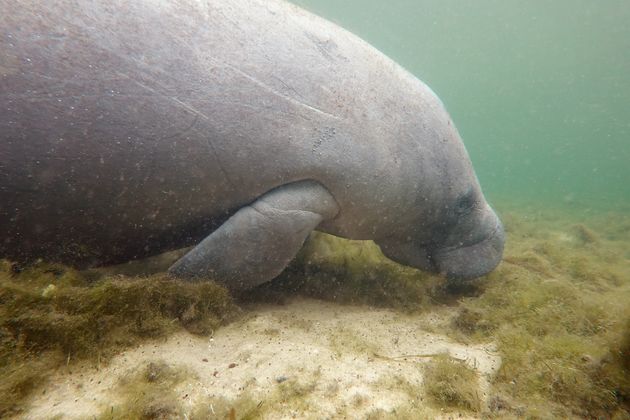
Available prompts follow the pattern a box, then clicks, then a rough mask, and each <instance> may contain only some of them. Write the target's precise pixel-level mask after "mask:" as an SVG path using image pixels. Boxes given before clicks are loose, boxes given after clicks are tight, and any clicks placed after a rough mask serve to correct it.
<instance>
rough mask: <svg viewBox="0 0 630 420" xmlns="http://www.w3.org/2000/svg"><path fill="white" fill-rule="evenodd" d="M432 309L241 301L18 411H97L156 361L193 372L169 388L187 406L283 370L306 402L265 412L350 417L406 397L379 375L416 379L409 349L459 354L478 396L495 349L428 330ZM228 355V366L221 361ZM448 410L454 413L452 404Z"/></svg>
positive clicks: (62, 381)
mask: <svg viewBox="0 0 630 420" xmlns="http://www.w3.org/2000/svg"><path fill="white" fill-rule="evenodd" d="M441 311H442V312H441V313H432V314H423V315H405V314H401V313H398V312H395V311H392V310H387V309H374V308H368V307H352V306H341V305H336V304H333V303H327V302H321V301H315V300H296V301H294V302H292V303H290V304H288V305H284V306H255V307H250V308H247V309H246V310H245V314H244V316H243V319H241V320H239V321H238V322H235V323H233V324H231V325H228V326H226V327H224V328H222V329H220V330H218V331H217V332H216V334H214V336H213V337H212V338H208V337H204V338H201V337H197V336H194V335H191V334H188V333H185V332H180V333H177V334H174V335H172V336H170V337H169V338H168V339H166V340H161V341H159V342H151V343H145V344H143V345H141V346H139V347H137V348H134V349H130V350H127V351H125V352H123V353H121V354H120V355H118V356H116V357H115V358H114V359H113V360H111V361H110V362H109V363H108V365H107V366H104V367H101V368H100V369H98V370H97V369H96V368H95V367H94V366H84V367H74V368H72V371H71V372H70V371H67V370H66V369H63V370H64V372H59V373H57V374H56V375H55V376H54V377H53V378H52V379H51V381H50V382H49V385H48V386H47V388H46V389H45V393H41V394H39V395H37V396H36V398H35V399H34V401H33V402H32V405H31V407H30V410H29V411H28V412H27V413H26V415H25V417H26V418H30V419H41V418H47V417H52V416H55V415H62V418H85V417H90V416H93V415H98V414H99V413H101V412H102V411H103V410H104V409H107V408H109V407H111V406H116V405H117V404H119V403H120V402H121V401H122V396H121V395H119V393H117V392H116V388H117V385H118V383H119V380H120V378H121V377H123V376H124V375H125V374H127V373H129V372H132V371H137V370H140V369H142V368H144V366H146V364H147V363H148V362H151V361H158V360H163V361H165V362H166V363H168V364H169V365H173V366H183V367H186V368H188V369H189V370H190V371H191V372H194V375H192V376H191V379H190V380H186V381H184V382H182V383H181V384H180V385H179V386H178V388H177V389H176V392H177V394H178V395H180V396H181V400H180V401H182V402H183V404H184V407H185V409H190V410H192V408H193V407H195V406H196V405H197V404H201V403H204V401H208V397H225V398H228V399H235V398H238V397H239V396H241V395H244V394H247V395H250V396H252V397H253V398H254V399H255V400H260V401H261V402H262V403H263V404H264V402H265V399H266V398H267V399H269V398H270V396H271V395H272V394H273V392H274V391H276V390H277V388H278V379H280V378H282V377H284V378H288V379H289V380H296V381H297V382H298V383H304V384H310V385H312V392H311V393H310V394H308V396H307V397H305V398H306V400H307V404H306V406H307V408H304V404H302V407H301V408H296V407H291V406H290V404H288V405H287V404H285V405H277V406H273V409H271V410H267V412H270V413H272V414H269V418H303V417H305V416H307V415H314V416H315V417H318V418H335V417H338V416H340V415H341V413H343V414H344V415H346V416H350V417H348V418H356V417H365V415H366V414H368V413H370V412H373V411H374V410H375V409H379V408H380V409H382V410H385V411H386V412H392V410H395V409H396V408H397V407H399V406H403V405H405V404H408V403H409V400H410V398H411V397H410V396H409V394H408V393H406V392H405V390H404V389H403V386H402V385H401V386H398V387H397V386H388V385H386V384H392V383H395V381H392V378H394V377H398V378H400V379H403V380H405V381H407V382H408V383H410V384H414V385H421V384H422V368H421V367H422V365H423V364H424V363H427V362H430V360H431V357H417V356H419V355H425V356H426V355H434V354H438V353H448V354H450V355H451V356H453V357H456V358H459V359H462V360H466V362H467V364H468V365H469V366H470V367H472V368H474V369H477V370H478V371H479V373H480V390H479V396H480V397H481V398H482V399H483V398H486V395H485V390H486V389H487V381H488V380H489V379H490V378H491V377H492V375H494V373H495V372H496V370H497V369H498V368H499V365H500V363H501V360H500V358H499V356H498V355H497V354H496V353H494V352H493V346H492V345H485V346H483V345H469V346H467V345H462V344H458V343H455V342H453V341H452V340H450V339H448V338H446V337H445V336H442V335H439V334H436V333H431V332H428V331H427V326H428V327H429V329H431V330H435V329H436V328H439V325H440V324H441V323H442V322H443V320H444V319H445V318H447V317H449V316H451V315H452V314H451V313H450V309H448V308H443V309H442V310H441ZM405 355H407V357H401V356H405ZM204 359H205V360H207V361H204ZM231 364H236V366H234V367H232V368H230V367H229V366H230V365H231ZM71 367H72V366H71ZM195 376H196V377H195ZM418 398H422V396H421V395H420V396H418ZM269 404H271V402H270V403H269ZM419 404H421V405H422V404H424V402H419ZM267 408H269V407H267ZM304 410H306V411H304ZM437 413H438V414H439V412H437ZM237 414H238V413H237ZM449 415H450V416H453V415H454V416H455V417H458V416H459V414H458V413H457V412H455V413H453V412H451V413H449Z"/></svg>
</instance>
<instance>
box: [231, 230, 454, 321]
mask: <svg viewBox="0 0 630 420" xmlns="http://www.w3.org/2000/svg"><path fill="white" fill-rule="evenodd" d="M448 287H449V286H448V285H447V283H446V282H445V281H444V279H441V278H439V277H437V276H433V275H430V274H427V273H424V272H422V271H419V270H415V269H412V268H409V267H405V266H402V265H399V264H396V263H394V262H392V261H391V260H389V259H387V258H386V257H385V256H384V255H383V254H382V252H381V250H380V248H379V247H378V246H377V245H376V244H374V243H373V242H371V241H351V240H346V239H342V238H338V237H335V236H332V235H327V234H324V233H320V232H313V233H311V235H310V238H309V239H308V240H307V241H306V243H305V244H304V247H303V248H302V250H301V251H300V252H299V253H298V255H297V257H296V258H295V260H294V261H293V262H292V263H291V264H290V265H289V267H288V268H287V269H286V270H285V271H284V272H283V273H282V274H281V275H280V276H279V277H278V278H276V279H275V280H273V281H272V282H270V283H268V284H265V285H262V286H261V287H259V288H257V289H255V290H253V291H251V292H249V293H245V294H244V295H242V296H241V299H244V300H250V299H251V300H255V301H261V300H262V301H270V300H275V301H279V302H283V301H284V300H285V299H287V298H290V297H292V296H295V295H300V296H304V297H310V298H315V299H322V300H327V301H333V302H337V303H342V304H352V305H359V304H363V305H370V306H375V307H389V308H396V309H401V310H404V311H413V312H417V311H422V310H426V309H428V308H430V307H432V306H434V305H435V304H440V303H441V302H443V301H444V300H448V299H450V298H451V294H450V293H449V291H448V290H447V289H448Z"/></svg>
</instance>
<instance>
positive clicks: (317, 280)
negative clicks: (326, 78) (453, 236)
mask: <svg viewBox="0 0 630 420" xmlns="http://www.w3.org/2000/svg"><path fill="white" fill-rule="evenodd" d="M293 3H295V4H297V5H299V6H301V7H304V8H305V9H307V10H310V11H311V12H313V13H316V14H318V15H320V16H323V17H325V18H327V19H329V20H331V21H333V22H335V23H337V24H338V25H340V26H342V27H343V28H345V29H348V30H350V31H351V32H353V33H355V34H357V35H358V36H360V37H361V38H363V39H365V40H366V41H368V42H369V43H370V44H372V45H373V46H375V47H376V48H378V49H379V50H380V51H382V52H383V53H385V54H386V55H388V56H389V57H390V58H392V59H393V60H394V61H396V62H397V63H399V64H400V65H402V66H403V67H405V68H406V69H407V70H409V71H410V72H411V73H413V74H414V75H415V76H417V77H418V78H420V79H421V80H423V81H424V82H426V83H427V84H428V85H429V86H430V87H431V88H432V89H433V90H434V91H435V92H436V93H437V94H438V96H439V97H440V98H441V99H442V101H443V102H444V104H445V105H446V107H447V109H448V110H449V112H450V113H451V115H452V117H453V121H454V122H455V124H456V125H457V127H458V129H459V131H460V134H461V135H462V137H463V139H464V143H465V145H466V148H467V149H468V151H469V153H470V155H471V158H472V161H473V164H474V167H475V170H476V173H477V175H478V177H479V179H480V182H481V185H482V188H483V189H484V193H485V195H486V197H487V199H488V201H489V202H490V203H491V204H492V205H493V206H495V207H496V208H497V210H498V213H499V214H500V216H501V218H502V220H503V222H504V224H505V227H506V233H507V243H506V250H505V255H504V259H503V261H502V263H501V264H500V265H499V267H498V268H497V269H496V270H495V271H494V272H492V273H491V274H489V275H487V276H484V277H483V278H481V279H480V280H478V281H475V282H471V283H467V284H464V285H463V286H462V285H459V286H457V285H452V284H448V283H446V282H445V280H444V279H442V278H439V277H437V276H432V275H430V274H427V273H423V272H421V271H418V270H414V269H411V268H407V267H403V266H399V265H397V264H395V263H393V262H391V261H389V260H387V259H386V258H385V257H384V256H383V255H382V254H381V252H380V250H379V249H378V248H377V247H376V245H374V244H373V243H371V242H362V241H346V240H343V239H339V238H335V237H332V236H329V235H324V234H319V233H315V234H313V235H312V236H311V238H310V239H309V240H308V241H307V243H306V244H305V247H304V249H303V250H302V251H301V252H300V254H299V255H298V257H297V258H296V260H295V261H294V262H293V263H292V264H291V266H290V267H289V268H288V269H287V270H286V271H285V272H284V273H283V274H282V275H281V276H280V277H279V278H278V279H276V280H274V281H273V282H271V283H270V284H267V285H264V286H263V287H261V288H259V289H258V290H255V291H253V292H251V293H250V294H249V295H248V294H245V295H244V296H231V295H230V294H229V293H228V291H227V290H225V289H224V288H222V287H221V286H219V285H217V284H215V283H213V282H207V283H184V282H180V281H173V280H172V279H171V278H169V277H167V276H166V274H165V270H166V268H167V267H168V266H169V265H170V264H171V263H172V262H173V261H175V260H176V259H177V258H178V257H179V256H180V255H181V252H173V253H167V254H164V255H162V256H158V257H156V258H154V259H150V260H146V261H140V262H131V263H130V264H124V265H121V266H116V267H105V268H99V269H95V270H86V271H77V270H75V269H72V268H70V267H65V266H61V265H59V264H54V263H53V264H51V263H50V262H47V261H40V262H38V263H36V264H34V265H33V266H31V267H26V268H23V267H16V265H15V264H14V263H13V262H11V261H7V260H0V377H2V381H0V418H5V417H6V418H16V419H22V418H33V419H39V418H55V419H60V418H98V419H128V418H134V419H140V418H142V419H144V418H153V419H155V418H190V419H207V418H216V419H226V418H227V419H243V418H248V419H252V418H253V419H257V418H264V419H277V418H322V417H326V418H365V419H418V418H430V419H433V418H438V419H440V418H442V419H448V418H471V419H472V418H510V419H512V418H531V419H555V418H602V419H608V418H613V419H617V420H619V419H630V118H629V116H630V115H629V114H630V112H629V111H630V25H629V24H628V22H630V2H628V1H627V0H606V1H601V2H595V1H587V0H554V1H543V0H531V1H516V0H477V1H474V2H472V1H468V2H466V1H461V0H432V1H427V0H393V1H389V2H383V1H376V0H343V1H339V0H293ZM1 257H2V256H0V258H1Z"/></svg>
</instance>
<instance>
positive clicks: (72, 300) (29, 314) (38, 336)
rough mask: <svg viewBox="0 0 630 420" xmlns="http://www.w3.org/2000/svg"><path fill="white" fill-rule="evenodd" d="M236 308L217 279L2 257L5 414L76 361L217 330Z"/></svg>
mask: <svg viewBox="0 0 630 420" xmlns="http://www.w3.org/2000/svg"><path fill="white" fill-rule="evenodd" d="M90 280H92V281H90ZM235 308H236V307H235V305H234V304H233V302H232V300H231V298H230V296H229V294H228V292H227V291H226V290H225V289H224V288H222V287H220V286H218V285H216V284H215V283H213V282H200V283H184V282H180V281H175V280H173V279H171V278H168V277H166V276H165V275H154V276H150V277H143V278H132V277H124V276H113V277H112V276H105V277H103V278H99V279H89V278H88V277H87V276H86V275H85V274H82V273H79V272H77V271H75V270H72V269H69V268H67V267H64V266H60V265H54V264H43V263H40V264H36V265H33V266H31V267H27V268H26V269H23V270H18V269H17V268H16V267H14V266H13V265H12V264H10V263H9V262H7V261H2V262H1V264H0V376H2V378H3V380H2V381H1V382H0V417H2V416H4V415H9V414H16V413H19V412H20V410H21V409H22V407H23V403H24V401H25V400H26V399H27V397H28V396H29V395H30V394H31V393H32V392H33V391H34V390H35V389H37V387H38V386H39V385H41V384H42V383H44V382H45V380H46V378H47V376H48V375H49V374H50V373H51V372H52V371H53V370H54V369H56V368H59V367H61V366H64V365H70V364H71V363H73V362H74V361H77V360H93V361H94V362H95V363H97V364H98V363H101V362H105V361H106V360H107V359H108V358H109V357H111V356H112V355H114V354H116V353H118V352H120V351H121V350H123V349H124V348H126V347H129V346H131V345H134V344H136V343H138V342H139V341H141V340H144V339H147V338H155V337H161V336H164V335H166V334H167V333H169V332H171V331H173V330H174V329H177V328H185V329H187V330H188V331H190V332H192V333H194V334H208V333H211V332H212V331H213V330H214V329H215V328H217V327H218V326H219V325H220V324H221V323H222V322H223V321H224V320H226V318H227V317H229V316H231V315H232V314H234V313H235Z"/></svg>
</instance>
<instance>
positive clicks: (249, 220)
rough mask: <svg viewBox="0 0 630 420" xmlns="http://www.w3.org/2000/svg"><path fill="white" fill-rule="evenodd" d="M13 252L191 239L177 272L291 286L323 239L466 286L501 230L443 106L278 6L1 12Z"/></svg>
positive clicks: (154, 1) (255, 1)
mask: <svg viewBox="0 0 630 420" xmlns="http://www.w3.org/2000/svg"><path fill="white" fill-rule="evenodd" d="M0 28H1V31H2V33H1V37H0V51H1V53H0V54H1V55H0V57H1V59H2V61H1V63H0V111H1V112H0V137H1V139H0V256H2V257H4V258H9V259H12V260H14V261H18V262H26V261H32V260H33V259H37V258H41V259H45V260H49V261H58V262H62V263H65V264H71V265H74V266H77V267H88V266H98V265H105V264H114V263H121V262H124V261H129V260H132V259H138V258H143V257H147V256H151V255H155V254H158V253H161V252H164V251H167V250H173V249H178V248H182V247H188V246H194V247H193V248H192V250H190V252H188V253H187V254H185V255H184V256H183V257H182V258H181V259H180V260H179V261H177V262H176V263H175V264H174V265H173V266H172V267H171V268H170V270H169V271H170V272H171V273H172V274H173V275H174V276H179V277H183V278H191V279H192V278H212V279H215V280H216V281H218V282H220V283H222V284H224V285H226V286H227V287H228V288H230V289H232V290H243V289H249V288H252V287H255V286H257V285H259V284H262V283H264V282H267V281H269V280H271V279H273V278H274V277H276V276H277V275H278V274H279V273H280V272H282V270H283V269H284V268H285V267H286V265H287V264H288V263H289V262H290V260H291V259H292V258H293V257H294V256H295V255H296V253H297V252H298V251H299V249H300V247H301V246H302V245H303V243H304V241H305V240H306V238H307V237H308V235H309V233H310V232H311V231H313V230H315V229H316V230H318V231H322V232H326V233H329V234H332V235H337V236H340V237H344V238H351V239H360V240H374V241H375V242H376V243H377V244H378V245H379V246H380V247H381V249H382V251H383V253H384V254H385V255H386V256H387V257H389V258H391V259H392V260H395V261H397V262H400V263H402V264H406V265H409V266H413V267H417V268H420V269H422V270H427V271H431V272H435V273H440V274H442V275H444V276H447V277H449V278H453V279H470V278H475V277H477V276H481V275H483V274H485V273H488V272H489V271H491V270H492V269H493V268H494V267H495V266H496V265H497V264H498V262H499V261H500V259H501V255H502V250H503V244H504V231H503V227H502V225H501V222H500V220H499V218H498V217H497V215H496V214H495V212H494V211H493V209H492V208H491V207H490V206H489V205H488V203H487V202H486V200H485V198H484V196H483V194H482V191H481V188H480V186H479V182H478V180H477V178H476V175H475V173H474V170H473V167H472V164H471V161H470V159H469V156H468V154H467V152H466V149H465V147H464V145H463V143H462V140H461V138H460V135H459V134H458V132H457V130H456V128H455V125H454V124H453V122H452V120H451V118H450V116H449V114H448V113H447V111H446V110H445V107H444V105H443V104H442V102H441V101H440V99H438V97H437V96H436V95H435V94H434V93H433V91H432V90H431V89H430V88H428V87H427V86H426V85H425V84H424V83H423V82H421V81H420V80H418V79H417V78H415V77H414V76H413V75H411V74H410V73H408V72H407V71H405V70H404V69H403V68H401V67H400V66H399V65H397V64H396V63H394V62H393V61H392V60H391V59H389V58H387V57H386V56H385V55H383V54H382V53H380V52H379V51H377V50H376V49H375V48H373V47H371V46H370V45H369V44H367V43H366V42H364V41H362V40H361V39H359V38H358V37H357V36H355V35H353V34H351V33H350V32H348V31H346V30H344V29H342V28H340V27H338V26H336V25H334V24H332V23H330V22H328V21H326V20H324V19H322V18H320V17H317V16H315V15H313V14H310V13H308V12H306V11H304V10H302V9H300V8H298V7H296V6H294V5H291V4H289V3H285V2H282V1H278V0H222V1H203V2H202V1H198V0H136V1H132V2H130V1H123V0H72V1H70V0H52V1H46V2H40V1H35V0H2V1H0Z"/></svg>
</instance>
